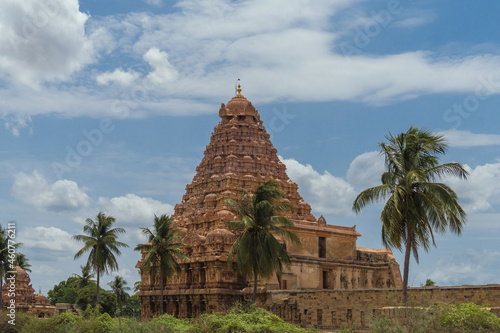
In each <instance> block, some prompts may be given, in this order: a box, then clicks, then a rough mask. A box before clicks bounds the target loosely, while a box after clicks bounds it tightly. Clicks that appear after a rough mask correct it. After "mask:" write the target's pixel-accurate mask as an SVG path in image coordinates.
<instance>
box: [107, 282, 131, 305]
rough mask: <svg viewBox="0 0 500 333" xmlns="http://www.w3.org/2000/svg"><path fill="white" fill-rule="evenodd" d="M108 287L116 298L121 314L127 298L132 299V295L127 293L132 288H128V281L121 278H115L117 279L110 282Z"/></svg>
mask: <svg viewBox="0 0 500 333" xmlns="http://www.w3.org/2000/svg"><path fill="white" fill-rule="evenodd" d="M108 285H109V286H110V287H111V291H112V292H113V294H115V296H116V303H117V305H118V310H120V314H121V311H122V308H123V305H124V304H125V303H126V302H127V298H129V297H130V295H129V294H128V293H127V292H126V291H127V290H130V287H127V281H125V280H124V279H123V278H122V277H121V276H115V279H114V280H113V281H111V282H109V283H108Z"/></svg>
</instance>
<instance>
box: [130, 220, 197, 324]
mask: <svg viewBox="0 0 500 333" xmlns="http://www.w3.org/2000/svg"><path fill="white" fill-rule="evenodd" d="M140 229H141V232H142V234H143V235H144V236H146V237H147V238H148V242H147V243H146V244H139V245H137V246H136V247H135V250H136V251H143V250H145V251H148V254H147V255H146V258H145V259H144V261H143V263H142V266H141V268H142V269H143V270H146V271H150V272H151V273H150V274H151V278H152V279H153V280H154V278H155V274H156V271H157V270H158V271H159V273H160V314H161V315H163V289H164V288H165V281H164V280H165V279H167V278H169V277H171V276H172V275H173V274H174V272H177V273H180V272H181V267H180V265H179V263H178V262H177V258H178V259H182V260H189V257H188V256H186V255H185V254H184V253H182V252H181V251H182V248H183V247H184V246H185V244H184V243H181V242H179V241H180V240H181V239H182V235H181V234H180V233H179V231H180V229H179V228H175V227H173V225H172V219H171V218H170V217H169V216H167V215H165V214H163V215H161V216H160V217H158V216H156V215H155V218H154V225H153V230H150V229H149V228H140Z"/></svg>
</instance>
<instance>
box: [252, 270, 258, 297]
mask: <svg viewBox="0 0 500 333" xmlns="http://www.w3.org/2000/svg"><path fill="white" fill-rule="evenodd" d="M256 299H257V271H256V270H255V269H254V271H253V297H252V301H253V302H254V303H256Z"/></svg>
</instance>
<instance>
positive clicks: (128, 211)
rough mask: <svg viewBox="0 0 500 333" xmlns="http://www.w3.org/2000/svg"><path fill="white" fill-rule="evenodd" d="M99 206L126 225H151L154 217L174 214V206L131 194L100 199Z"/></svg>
mask: <svg viewBox="0 0 500 333" xmlns="http://www.w3.org/2000/svg"><path fill="white" fill-rule="evenodd" d="M97 205H98V206H99V207H101V209H102V210H103V211H104V212H106V213H107V214H110V215H112V216H114V217H115V218H116V220H117V221H120V222H123V223H126V224H137V225H149V224H151V223H152V221H153V218H154V215H157V216H160V215H161V214H167V215H171V214H172V213H173V212H174V208H173V207H172V205H169V204H165V203H162V202H160V201H158V200H154V199H152V198H143V197H140V196H137V195H135V194H130V193H129V194H127V195H125V196H121V197H114V198H105V197H100V198H99V199H98V200H97Z"/></svg>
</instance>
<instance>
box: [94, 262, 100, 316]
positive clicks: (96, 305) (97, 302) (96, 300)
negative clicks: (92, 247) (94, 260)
mask: <svg viewBox="0 0 500 333" xmlns="http://www.w3.org/2000/svg"><path fill="white" fill-rule="evenodd" d="M100 275H101V274H100V272H99V268H98V269H97V293H96V299H95V307H96V309H98V310H99V276H100Z"/></svg>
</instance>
